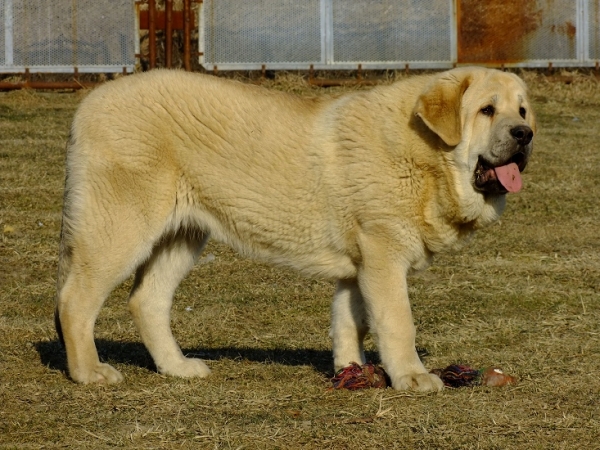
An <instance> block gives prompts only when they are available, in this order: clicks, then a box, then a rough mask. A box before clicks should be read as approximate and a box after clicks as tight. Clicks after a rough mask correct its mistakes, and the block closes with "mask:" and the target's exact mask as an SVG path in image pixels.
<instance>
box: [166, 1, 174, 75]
mask: <svg viewBox="0 0 600 450" xmlns="http://www.w3.org/2000/svg"><path fill="white" fill-rule="evenodd" d="M165 20H166V24H165V67H167V68H171V65H172V63H173V0H165Z"/></svg>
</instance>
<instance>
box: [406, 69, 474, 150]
mask: <svg viewBox="0 0 600 450" xmlns="http://www.w3.org/2000/svg"><path fill="white" fill-rule="evenodd" d="M470 83H471V75H470V74H469V73H468V72H466V71H465V72H463V71H460V70H458V71H456V70H455V71H451V72H446V73H445V74H443V75H442V76H441V77H439V78H436V79H435V80H434V81H433V83H432V84H430V85H429V86H428V87H427V88H426V89H425V92H423V93H422V94H421V96H420V97H419V99H418V100H417V106H416V107H415V115H417V116H418V117H420V118H421V120H422V121H423V122H425V125H427V126H428V127H429V129H430V130H431V131H433V132H434V133H435V134H437V135H438V136H439V137H440V138H442V140H443V141H444V142H445V143H446V144H447V145H449V146H451V147H454V146H456V145H458V144H459V143H460V140H461V135H462V124H461V119H460V106H461V103H462V96H463V94H464V93H465V91H466V90H467V88H468V87H469V84H470Z"/></svg>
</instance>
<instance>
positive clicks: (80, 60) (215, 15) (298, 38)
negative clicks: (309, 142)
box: [0, 0, 600, 73]
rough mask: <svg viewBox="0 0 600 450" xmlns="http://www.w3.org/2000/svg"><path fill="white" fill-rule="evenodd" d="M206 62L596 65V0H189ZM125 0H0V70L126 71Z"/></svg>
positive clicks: (135, 43) (129, 6) (599, 35)
mask: <svg viewBox="0 0 600 450" xmlns="http://www.w3.org/2000/svg"><path fill="white" fill-rule="evenodd" d="M195 1H196V4H197V11H198V19H199V20H198V22H197V23H198V30H197V31H198V51H199V55H200V63H201V65H202V66H203V67H204V68H206V69H207V70H249V69H310V68H311V67H312V68H314V69H318V70H320V69H356V68H358V67H361V68H363V69H397V68H402V69H403V68H406V67H410V68H415V69H419V68H448V67H452V66H455V65H461V64H488V65H495V66H501V65H504V66H506V67H511V66H517V67H547V66H549V65H552V66H553V67H568V66H571V67H594V66H595V67H597V68H598V67H599V62H600V0H486V1H483V0H195ZM134 5H135V2H134V0H0V73H2V72H4V73H7V72H23V71H29V72H73V71H77V72H121V71H127V72H131V71H133V70H134V67H135V64H136V57H140V55H139V53H140V51H139V33H138V31H139V30H138V28H139V27H138V25H137V23H138V18H137V15H136V13H135V11H136V8H135V7H134Z"/></svg>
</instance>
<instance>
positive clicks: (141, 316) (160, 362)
mask: <svg viewBox="0 0 600 450" xmlns="http://www.w3.org/2000/svg"><path fill="white" fill-rule="evenodd" d="M207 240H208V235H205V234H201V233H198V234H197V235H195V236H194V235H193V234H192V235H189V234H185V233H179V234H176V235H175V236H170V237H167V238H165V239H164V240H163V241H161V242H160V243H159V244H158V245H157V246H156V247H155V248H154V250H153V252H152V256H151V257H150V259H148V261H147V262H146V263H145V264H144V265H143V266H141V267H140V268H139V269H138V271H137V273H136V277H135V283H134V286H133V289H132V291H131V296H130V299H129V309H130V311H131V313H132V315H133V318H134V322H135V324H136V326H137V329H138V331H139V333H140V335H141V337H142V341H143V342H144V344H145V345H146V348H147V349H148V351H149V352H150V354H151V355H152V358H153V359H154V363H155V364H156V367H157V369H158V371H159V372H160V373H162V374H165V375H173V376H178V377H205V376H207V375H208V374H209V373H210V369H209V368H208V367H207V366H206V364H204V363H203V362H202V361H201V360H199V359H195V358H186V357H185V356H184V355H183V353H182V352H181V349H180V348H179V345H178V344H177V342H176V341H175V338H174V337H173V334H172V332H171V324H170V317H171V314H170V313H171V305H172V301H173V293H174V292H175V289H176V288H177V286H178V285H179V283H180V282H181V280H182V279H183V277H185V276H186V275H187V273H188V272H189V271H190V269H191V268H192V266H193V265H194V262H195V261H196V259H197V257H198V255H199V254H200V252H201V251H202V248H203V247H204V245H205V243H206V241H207Z"/></svg>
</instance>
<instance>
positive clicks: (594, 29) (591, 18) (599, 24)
mask: <svg viewBox="0 0 600 450" xmlns="http://www.w3.org/2000/svg"><path fill="white" fill-rule="evenodd" d="M587 17H588V30H589V31H588V39H589V54H588V55H587V56H588V59H590V60H595V61H599V60H600V0H589V5H588V14H587Z"/></svg>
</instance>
